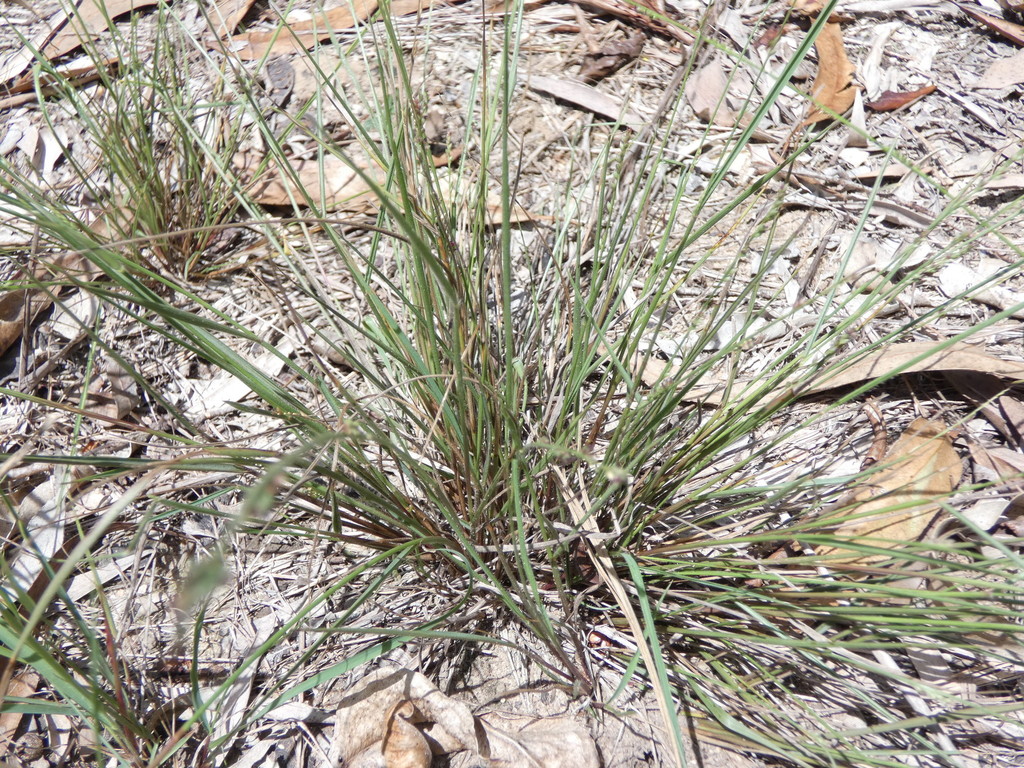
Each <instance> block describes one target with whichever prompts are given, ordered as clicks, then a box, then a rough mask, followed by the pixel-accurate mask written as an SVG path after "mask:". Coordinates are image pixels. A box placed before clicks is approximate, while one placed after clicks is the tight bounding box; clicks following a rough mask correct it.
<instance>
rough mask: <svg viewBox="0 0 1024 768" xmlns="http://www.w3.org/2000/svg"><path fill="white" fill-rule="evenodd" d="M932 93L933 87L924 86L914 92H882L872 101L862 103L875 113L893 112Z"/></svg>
mask: <svg viewBox="0 0 1024 768" xmlns="http://www.w3.org/2000/svg"><path fill="white" fill-rule="evenodd" d="M934 91H935V86H934V85H926V86H924V87H923V88H918V89H917V90H916V91H882V94H881V95H880V96H879V97H878V98H877V99H875V100H874V101H866V102H864V106H865V107H867V108H868V109H872V110H874V111H875V112H894V111H896V110H897V109H903V108H904V107H909V106H910V105H911V104H913V103H914V102H915V101H919V100H921V99H923V98H924V97H925V96H927V95H928V94H929V93H933V92H934Z"/></svg>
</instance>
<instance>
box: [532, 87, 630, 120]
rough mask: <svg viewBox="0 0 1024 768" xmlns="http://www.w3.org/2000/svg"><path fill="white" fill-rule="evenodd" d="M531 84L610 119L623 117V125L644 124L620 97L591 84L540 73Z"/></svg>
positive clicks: (543, 91)
mask: <svg viewBox="0 0 1024 768" xmlns="http://www.w3.org/2000/svg"><path fill="white" fill-rule="evenodd" d="M529 84H530V87H531V88H533V90H535V91H540V92H541V93H546V94H548V95H549V96H553V97H554V98H556V99H561V100H562V101H565V102H568V103H569V104H572V105H573V106H576V107H579V108H580V109H584V110H586V111H588V112H593V113H594V114H595V115H600V116H601V117H606V118H608V119H609V120H620V119H621V121H622V125H623V126H624V127H626V128H633V129H636V128H638V127H639V126H641V125H643V122H644V121H643V118H641V117H640V116H639V115H638V114H636V113H635V112H633V111H631V110H628V109H625V108H624V107H623V105H622V102H620V101H619V100H618V99H616V98H614V97H613V96H609V95H608V94H607V93H603V92H601V91H599V90H597V89H596V88H592V87H591V86H589V85H584V84H583V83H577V82H574V81H572V80H565V79H561V78H557V77H542V76H540V75H534V76H533V77H531V78H530V82H529Z"/></svg>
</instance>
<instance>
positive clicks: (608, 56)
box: [580, 32, 646, 83]
mask: <svg viewBox="0 0 1024 768" xmlns="http://www.w3.org/2000/svg"><path fill="white" fill-rule="evenodd" d="M645 40H646V38H645V37H644V34H643V33H642V32H634V33H633V34H632V35H630V36H629V37H627V38H624V39H622V40H613V41H611V42H608V43H605V44H604V45H602V46H601V49H600V50H599V51H597V52H595V53H588V54H587V55H586V57H585V58H584V61H583V66H582V67H580V79H581V80H582V81H583V82H585V83H596V82H597V81H598V80H603V79H604V78H606V77H608V76H609V75H613V74H615V73H616V72H618V71H619V70H620V69H622V68H623V67H624V66H626V64H628V63H629V62H631V61H633V59H635V58H637V57H638V56H639V55H640V52H641V51H643V49H644V41H645Z"/></svg>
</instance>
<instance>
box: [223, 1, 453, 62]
mask: <svg viewBox="0 0 1024 768" xmlns="http://www.w3.org/2000/svg"><path fill="white" fill-rule="evenodd" d="M441 2H442V0H393V2H392V3H391V4H390V5H389V6H388V10H389V11H390V12H391V15H392V16H408V15H409V14H413V13H421V12H423V11H428V10H430V9H431V8H432V7H433V6H434V5H435V3H436V4H441ZM454 2H460V0H452V3H454ZM377 7H378V3H377V0H350V1H349V2H346V3H344V4H342V5H340V6H338V7H336V8H331V9H330V10H327V11H324V12H322V13H318V14H316V15H315V16H313V17H312V18H309V19H291V20H290V19H284V21H283V24H282V25H281V26H280V27H278V28H276V29H269V30H254V31H252V32H246V33H244V34H240V35H235V36H233V37H230V38H228V40H227V42H228V44H229V46H230V48H231V50H232V52H233V53H234V54H235V56H237V57H238V58H240V59H242V60H243V61H253V60H255V59H262V58H263V57H264V56H268V55H270V56H276V55H280V54H289V53H303V52H305V51H308V50H310V49H312V48H314V47H315V46H316V45H317V43H321V42H323V41H324V40H327V39H329V38H330V37H331V35H332V34H334V33H335V32H341V31H344V30H346V29H352V28H353V27H355V26H356V25H357V24H359V23H361V22H364V21H366V20H367V19H368V18H370V16H372V15H373V14H374V13H375V12H376V10H377Z"/></svg>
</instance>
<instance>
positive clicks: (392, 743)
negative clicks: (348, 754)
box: [381, 701, 431, 768]
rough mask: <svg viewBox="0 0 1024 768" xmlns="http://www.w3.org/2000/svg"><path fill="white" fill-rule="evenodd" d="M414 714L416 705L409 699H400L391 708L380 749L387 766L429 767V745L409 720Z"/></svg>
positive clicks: (406, 767)
mask: <svg viewBox="0 0 1024 768" xmlns="http://www.w3.org/2000/svg"><path fill="white" fill-rule="evenodd" d="M415 715H416V707H414V706H413V704H412V702H411V701H401V702H399V703H398V704H396V705H395V706H393V707H392V708H391V712H390V713H389V714H388V718H387V723H386V725H385V727H384V744H383V747H382V750H381V751H382V752H383V753H384V764H385V765H386V766H387V768H429V766H430V760H431V757H430V746H429V745H428V744H427V740H426V738H425V737H424V736H423V733H422V732H421V731H420V730H419V729H418V728H417V727H416V726H415V725H413V724H412V722H411V721H412V720H413V718H414V717H415Z"/></svg>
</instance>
